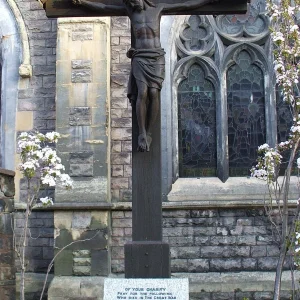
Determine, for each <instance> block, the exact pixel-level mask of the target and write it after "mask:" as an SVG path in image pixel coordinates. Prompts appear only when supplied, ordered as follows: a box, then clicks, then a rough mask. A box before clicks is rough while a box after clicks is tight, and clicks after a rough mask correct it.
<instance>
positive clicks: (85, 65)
mask: <svg viewBox="0 0 300 300" xmlns="http://www.w3.org/2000/svg"><path fill="white" fill-rule="evenodd" d="M71 63H72V69H91V68H92V61H91V60H83V59H79V60H72V62H71Z"/></svg>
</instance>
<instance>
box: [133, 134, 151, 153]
mask: <svg viewBox="0 0 300 300" xmlns="http://www.w3.org/2000/svg"><path fill="white" fill-rule="evenodd" d="M151 142H152V138H151V136H150V135H146V134H140V135H139V137H138V148H137V151H139V152H145V151H147V152H149V151H150V145H151Z"/></svg>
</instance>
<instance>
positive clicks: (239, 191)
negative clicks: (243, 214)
mask: <svg viewBox="0 0 300 300" xmlns="http://www.w3.org/2000/svg"><path fill="white" fill-rule="evenodd" d="M298 184H299V182H298V178H297V177H296V176H295V177H292V178H291V187H290V195H289V199H290V203H291V205H294V204H295V203H296V201H297V199H298V198H299V191H298ZM267 201H269V195H268V189H267V185H266V182H265V181H263V180H258V179H256V178H247V177H231V178H228V180H227V181H226V182H225V183H223V182H222V181H221V180H220V179H219V178H217V177H206V178H179V179H177V180H176V182H175V183H174V184H173V186H172V190H171V192H170V193H169V194H168V202H169V204H167V203H165V205H164V206H166V207H168V206H171V205H176V206H178V205H183V206H191V207H193V206H201V207H202V206H205V207H216V206H217V207H234V206H239V207H241V206H264V205H266V204H267ZM170 208H171V207H170Z"/></svg>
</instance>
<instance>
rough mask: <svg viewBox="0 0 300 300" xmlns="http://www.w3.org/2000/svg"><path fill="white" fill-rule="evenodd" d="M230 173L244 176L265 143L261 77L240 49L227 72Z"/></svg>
mask: <svg viewBox="0 0 300 300" xmlns="http://www.w3.org/2000/svg"><path fill="white" fill-rule="evenodd" d="M227 105H228V152H229V176H247V175H249V170H250V169H251V167H252V166H253V165H254V164H255V162H256V159H257V148H258V146H260V145H262V144H264V143H265V142H266V121H265V96H264V76H263V72H262V70H261V69H260V68H259V67H258V66H257V65H255V64H254V63H252V61H251V56H250V55H249V53H248V52H247V51H246V50H243V51H241V52H240V53H239V54H238V55H237V58H236V60H235V64H234V65H232V66H231V67H230V68H229V69H228V71H227Z"/></svg>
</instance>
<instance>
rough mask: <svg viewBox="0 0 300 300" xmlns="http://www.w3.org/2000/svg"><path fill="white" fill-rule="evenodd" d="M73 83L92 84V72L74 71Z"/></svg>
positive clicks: (72, 75)
mask: <svg viewBox="0 0 300 300" xmlns="http://www.w3.org/2000/svg"><path fill="white" fill-rule="evenodd" d="M71 81H72V82H73V83H89V82H92V70H72V73H71Z"/></svg>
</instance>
